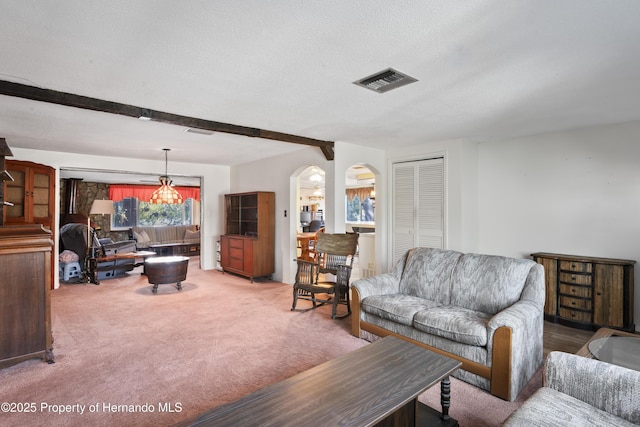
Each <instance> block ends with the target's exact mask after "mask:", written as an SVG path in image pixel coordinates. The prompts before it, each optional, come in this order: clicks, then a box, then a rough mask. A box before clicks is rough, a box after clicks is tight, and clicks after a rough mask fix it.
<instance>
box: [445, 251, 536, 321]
mask: <svg viewBox="0 0 640 427" xmlns="http://www.w3.org/2000/svg"><path fill="white" fill-rule="evenodd" d="M534 265H536V263H535V262H534V261H532V260H530V259H515V258H508V257H503V256H497V255H479V254H465V255H462V256H461V257H460V258H459V259H458V263H457V264H456V266H455V269H454V271H453V276H452V279H451V305H455V306H459V307H464V308H468V309H470V310H475V311H480V312H483V313H489V314H496V313H498V312H499V311H501V310H504V309H505V308H507V307H509V306H511V305H513V304H514V303H516V302H517V301H518V300H519V299H520V294H521V293H522V289H523V288H524V285H525V283H526V280H527V276H528V275H529V270H531V267H533V266H534Z"/></svg>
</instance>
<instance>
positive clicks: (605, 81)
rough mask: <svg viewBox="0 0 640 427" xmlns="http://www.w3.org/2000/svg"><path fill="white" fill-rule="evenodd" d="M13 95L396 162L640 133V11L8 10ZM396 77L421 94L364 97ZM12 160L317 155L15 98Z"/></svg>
mask: <svg viewBox="0 0 640 427" xmlns="http://www.w3.org/2000/svg"><path fill="white" fill-rule="evenodd" d="M0 10H1V13H0V58H1V61H0V80H7V81H11V82H17V83H22V84H26V85H32V86H37V87H40V88H46V89H53V90H57V91H62V92H69V93H74V94H78V95H85V96H89V97H94V98H99V99H105V100H110V101H116V102H120V103H124V104H130V105H135V106H138V107H144V108H149V109H154V110H158V111H164V112H169V113H174V114H179V115H185V116H192V117H196V118H201V119H206V120H213V121H219V122H225V123H231V124H236V125H242V126H250V127H256V128H262V129H266V130H272V131H278V132H284V133H289V134H295V135H300V136H305V137H309V138H316V139H322V140H331V141H345V142H350V143H354V144H362V145H365V146H371V147H379V148H387V147H391V146H396V147H397V146H399V145H415V144H421V143H425V142H429V141H436V140H449V139H471V140H477V141H482V140H486V139H491V138H503V137H513V136H521V135H529V134H537V133H543V132H548V131H558V130H565V129H572V128H578V127H583V126H590V125H597V124H605V123H614V122H623V121H629V120H638V119H640V79H639V78H638V76H639V75H640V43H638V40H640V25H639V24H638V20H637V18H638V16H640V1H637V0H628V1H627V0H615V1H614V0H609V1H604V0H597V1H595V0H535V1H534V0H528V1H523V0H502V1H482V0H474V1H471V0H469V1H459V0H442V1H425V0H415V1H401V0H397V1H388V0H387V1H379V0H366V1H364V0H362V1H355V0H354V1H338V0H317V1H312V0H311V1H304V2H300V1H298V0H290V1H289V0H277V1H269V2H266V1H258V0H243V1H210V0H192V1H188V2H176V1H169V0H154V1H150V0H138V1H135V2H132V1H125V0H113V1H108V2H105V1H96V0H89V1H81V2H80V1H76V0H59V1H41V0H2V4H1V6H0ZM388 67H393V68H395V69H397V70H398V71H401V72H403V73H406V74H409V75H411V76H412V77H415V78H417V79H418V82H417V83H413V84H410V85H408V86H404V87H401V88H399V89H396V90H393V91H390V92H387V93H385V94H378V93H375V92H372V91H369V90H366V89H363V88H361V87H358V86H356V85H354V84H352V82H354V81H355V80H358V79H360V78H362V77H365V76H368V75H371V74H373V73H376V72H378V71H381V70H383V69H386V68H388ZM0 137H4V138H6V139H7V141H8V143H9V144H10V146H11V147H20V148H33V149H43V150H54V151H73V152H81V153H87V154H95V155H107V156H130V157H134V158H149V159H162V158H163V153H162V151H161V149H162V148H164V147H167V148H171V149H172V151H171V160H174V161H182V162H196V163H211V164H225V165H234V164H238V163H243V162H245V161H250V160H256V159H260V158H264V157H269V156H273V155H278V154H281V153H285V152H288V151H291V150H298V149H300V148H301V146H298V145H293V144H287V143H281V142H277V141H269V140H263V139H255V138H247V137H239V136H234V135H228V134H221V133H214V134H213V135H210V136H205V135H198V134H191V133H186V132H185V129H184V128H181V127H178V126H173V125H167V124H161V123H155V122H143V121H140V120H137V119H132V118H127V117H120V116H113V115H108V114H104V113H98V112H92V111H86V110H79V109H75V108H70V107H62V106H57V105H50V104H45V103H41V102H35V101H27V100H23V99H18V98H13V97H9V96H1V95H0Z"/></svg>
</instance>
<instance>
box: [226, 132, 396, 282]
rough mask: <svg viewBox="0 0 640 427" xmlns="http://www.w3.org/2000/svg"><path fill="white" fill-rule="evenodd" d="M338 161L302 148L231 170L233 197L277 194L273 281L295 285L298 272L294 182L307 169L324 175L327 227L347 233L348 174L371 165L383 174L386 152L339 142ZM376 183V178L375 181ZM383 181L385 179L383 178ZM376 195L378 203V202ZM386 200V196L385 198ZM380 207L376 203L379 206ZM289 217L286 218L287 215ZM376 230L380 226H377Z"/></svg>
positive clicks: (331, 230) (336, 156)
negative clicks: (356, 166) (248, 193)
mask: <svg viewBox="0 0 640 427" xmlns="http://www.w3.org/2000/svg"><path fill="white" fill-rule="evenodd" d="M335 159H336V160H334V161H328V160H326V159H325V157H324V155H323V154H322V152H321V151H320V149H318V148H315V147H303V148H301V149H300V150H298V151H294V152H292V153H290V154H288V155H284V156H278V157H272V158H269V159H264V160H260V161H256V162H253V163H246V164H242V165H238V166H234V167H232V168H231V189H232V192H233V193H241V192H246V191H274V192H275V193H276V207H275V210H276V252H275V263H276V271H275V273H274V275H273V279H274V280H278V281H282V282H284V283H293V280H294V277H295V270H296V263H295V258H296V246H297V245H296V238H295V235H296V226H297V224H298V212H297V209H296V200H295V196H296V187H295V178H296V177H297V175H298V174H300V172H302V171H303V170H304V169H305V168H307V167H308V166H313V165H316V166H318V167H319V168H321V169H322V170H324V171H325V226H326V229H327V232H344V230H345V224H344V209H345V206H344V197H336V194H339V195H343V194H345V173H346V170H347V168H348V167H349V166H351V165H353V164H356V163H366V164H370V165H372V166H374V167H376V168H380V170H384V152H383V151H382V150H375V149H367V148H364V147H361V146H354V145H353V144H346V143H340V142H336V144H335ZM376 179H377V177H376ZM381 179H385V177H384V176H381ZM377 197H378V196H377V194H376V199H377ZM383 200H384V195H383ZM376 203H377V202H376ZM285 210H286V211H287V216H286V217H285V216H284V211H285ZM376 227H377V222H376Z"/></svg>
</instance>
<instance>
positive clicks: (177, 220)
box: [109, 184, 200, 230]
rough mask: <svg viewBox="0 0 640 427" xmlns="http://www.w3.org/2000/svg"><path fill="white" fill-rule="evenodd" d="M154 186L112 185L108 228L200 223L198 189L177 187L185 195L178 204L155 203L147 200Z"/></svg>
mask: <svg viewBox="0 0 640 427" xmlns="http://www.w3.org/2000/svg"><path fill="white" fill-rule="evenodd" d="M156 188H157V186H149V185H130V184H111V185H110V186H109V198H110V199H111V200H113V201H114V202H113V206H114V208H115V211H116V213H115V215H112V216H111V229H112V230H124V229H127V228H131V227H135V226H154V225H192V224H196V225H197V224H199V223H200V215H199V209H200V207H199V206H200V188H199V187H176V189H177V190H178V191H179V192H180V194H181V195H182V196H183V197H184V203H183V204H181V205H156V204H152V203H148V202H146V200H149V199H150V198H151V194H152V193H153V191H154V190H155V189H156Z"/></svg>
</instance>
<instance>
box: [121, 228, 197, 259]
mask: <svg viewBox="0 0 640 427" xmlns="http://www.w3.org/2000/svg"><path fill="white" fill-rule="evenodd" d="M130 234H131V238H132V239H134V240H135V241H136V247H137V248H138V250H145V249H149V248H150V247H151V246H154V245H168V244H174V243H192V244H197V245H198V246H199V245H200V231H199V230H198V226H197V225H162V226H140V227H132V228H131V233H130ZM198 253H199V251H198Z"/></svg>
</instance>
